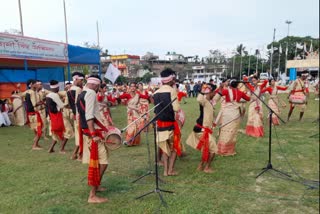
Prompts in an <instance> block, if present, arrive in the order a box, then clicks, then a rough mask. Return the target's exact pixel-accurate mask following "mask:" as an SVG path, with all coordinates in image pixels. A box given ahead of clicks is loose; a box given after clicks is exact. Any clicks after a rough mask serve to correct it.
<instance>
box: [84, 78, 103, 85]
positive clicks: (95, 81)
mask: <svg viewBox="0 0 320 214" xmlns="http://www.w3.org/2000/svg"><path fill="white" fill-rule="evenodd" d="M87 83H92V84H96V85H99V84H100V83H101V81H100V80H99V79H98V78H95V77H89V78H88V80H87Z"/></svg>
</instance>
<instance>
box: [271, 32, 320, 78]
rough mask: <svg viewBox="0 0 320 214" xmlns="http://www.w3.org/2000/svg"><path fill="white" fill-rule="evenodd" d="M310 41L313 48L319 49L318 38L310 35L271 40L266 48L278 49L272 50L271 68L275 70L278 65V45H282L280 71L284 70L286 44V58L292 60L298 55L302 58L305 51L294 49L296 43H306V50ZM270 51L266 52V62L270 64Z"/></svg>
mask: <svg viewBox="0 0 320 214" xmlns="http://www.w3.org/2000/svg"><path fill="white" fill-rule="evenodd" d="M311 42H312V46H313V50H319V39H315V38H312V37H310V36H306V37H296V36H289V37H284V38H282V39H280V40H279V41H276V42H272V43H270V44H268V46H267V48H268V49H270V50H271V47H272V46H273V47H276V48H277V49H278V50H276V51H274V53H273V58H272V70H273V71H275V70H276V68H278V66H279V54H280V52H279V47H280V45H281V47H282V53H281V54H280V71H282V72H283V71H284V70H285V61H286V54H285V53H286V47H287V44H288V56H287V60H293V59H294V57H295V56H300V57H301V58H303V57H304V56H306V54H307V53H305V52H304V50H303V49H296V44H300V45H304V44H306V48H307V51H309V50H310V45H311ZM270 60H271V52H270V51H269V53H268V61H267V64H270Z"/></svg>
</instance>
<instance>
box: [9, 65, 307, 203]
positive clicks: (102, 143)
mask: <svg viewBox="0 0 320 214" xmlns="http://www.w3.org/2000/svg"><path fill="white" fill-rule="evenodd" d="M306 77H307V74H306V72H303V74H302V75H301V77H299V78H298V79H297V80H296V81H295V83H294V86H293V89H292V90H291V91H290V93H289V95H290V99H289V100H290V110H289V115H288V120H289V119H290V116H291V114H292V111H293V109H294V108H295V107H296V106H297V107H300V109H301V110H300V120H301V119H302V117H303V112H304V111H305V109H306V103H307V96H308V88H307V87H306V83H305V80H306ZM175 78H176V73H175V71H173V70H171V69H165V70H163V71H162V72H161V82H162V84H161V86H160V87H159V88H158V89H157V90H152V91H150V90H145V89H144V87H143V84H142V83H138V84H136V83H131V84H130V85H129V88H128V90H127V91H124V92H121V93H120V92H117V93H116V96H115V97H109V96H107V93H106V90H107V86H106V84H104V83H102V81H101V79H100V78H99V76H96V75H91V76H89V77H88V78H85V76H84V75H83V74H82V73H81V72H74V73H73V74H72V80H73V82H72V84H71V83H70V84H67V85H66V86H65V90H64V91H59V88H60V85H59V83H58V81H56V80H51V81H50V90H45V89H43V87H42V83H41V82H40V81H37V80H28V82H27V85H28V90H26V91H25V92H20V91H19V90H17V91H15V92H14V93H13V96H12V97H13V99H18V101H20V102H19V105H21V106H23V102H24V101H25V106H26V108H25V110H26V115H27V116H26V119H27V123H28V125H29V127H30V129H31V130H32V131H33V133H34V140H33V145H32V149H33V150H41V149H42V147H41V146H40V145H39V140H40V138H41V137H45V136H46V135H47V133H48V134H49V135H51V138H52V143H51V146H50V148H49V150H48V151H49V152H50V153H53V152H54V151H55V150H54V148H55V145H56V144H57V142H60V144H61V146H60V153H65V152H66V151H65V145H66V143H67V142H68V140H69V139H70V138H73V137H74V138H75V146H74V150H73V153H72V156H71V159H73V160H76V159H77V160H81V161H82V162H83V163H88V164H89V169H88V184H89V185H90V186H91V190H90V193H89V198H88V202H89V203H103V202H106V201H108V199H107V198H102V197H99V196H97V194H96V193H97V192H99V191H104V190H105V188H103V187H101V186H100V182H101V179H102V176H103V174H104V172H105V171H106V169H107V166H108V157H109V153H110V151H109V150H110V149H109V148H108V143H112V142H108V136H110V132H112V134H115V135H119V138H121V133H120V130H119V129H117V128H115V127H114V124H113V121H112V117H111V114H110V108H109V106H110V103H111V105H112V103H116V102H121V100H126V102H125V103H126V105H127V123H128V126H127V127H126V136H125V141H124V144H125V145H127V146H136V145H139V144H140V141H141V138H140V135H137V132H139V131H140V130H141V129H142V128H143V127H145V124H147V123H148V122H149V119H150V116H149V103H150V102H153V103H154V105H155V107H154V113H155V115H156V123H155V128H156V129H157V132H156V133H157V134H156V141H157V145H158V148H159V151H160V153H161V154H162V155H161V159H160V160H159V162H162V163H163V168H164V171H163V175H164V176H175V175H178V172H177V171H176V170H175V167H174V165H175V161H176V157H177V156H182V155H183V154H184V152H185V147H184V143H183V142H181V128H182V127H183V124H184V120H185V116H184V113H183V111H182V110H181V108H180V103H179V102H180V101H181V94H182V96H184V95H183V93H182V92H180V91H179V87H178V86H177V84H176V79H175ZM268 83H269V86H267V85H268ZM286 89H287V87H281V86H277V85H276V84H275V81H274V80H264V81H262V82H259V79H258V78H257V76H255V75H253V76H251V77H244V79H243V82H240V83H239V81H237V80H236V79H234V78H230V79H225V80H224V81H223V82H222V83H221V84H220V85H219V86H217V85H215V84H213V83H203V84H202V85H201V88H200V91H199V93H198V95H197V98H196V99H197V102H198V104H199V105H198V107H195V108H194V109H199V117H198V118H197V120H196V121H195V125H194V127H193V129H192V130H190V131H191V133H190V134H189V136H188V137H187V140H186V144H187V145H189V146H190V147H192V148H194V149H196V150H199V151H201V160H200V163H199V165H198V168H197V169H198V170H200V171H203V172H205V173H212V172H213V169H212V167H211V163H212V161H213V159H214V157H215V155H222V156H232V155H235V154H236V142H237V133H238V130H239V126H240V121H241V120H242V119H243V118H244V115H245V112H246V102H249V108H248V113H247V115H248V120H247V125H246V131H245V133H246V134H247V135H248V136H251V137H262V136H263V135H264V129H263V108H262V103H261V101H260V99H258V98H259V97H261V96H262V95H263V94H264V93H269V94H270V96H269V101H268V104H269V106H270V107H271V108H272V109H273V110H274V112H275V113H276V114H273V118H272V123H273V125H279V121H278V118H277V115H279V114H280V109H281V108H280V107H281V106H284V105H285V103H284V102H283V101H282V100H281V99H280V98H279V97H278V91H279V90H286ZM117 100H118V101H117ZM219 102H220V103H221V108H220V111H219V112H218V113H217V116H216V117H215V116H214V115H215V113H216V112H215V106H216V105H217V103H219ZM16 108H17V110H16V112H17V115H16V117H17V120H19V118H20V119H21V120H22V118H24V116H23V115H19V114H18V112H19V111H18V110H22V109H23V108H22V107H16ZM181 118H182V119H181ZM20 123H23V121H20ZM46 124H48V129H46V126H47V125H46ZM214 129H219V132H218V138H217V140H216V138H215V136H214V135H213V130H214ZM115 130H116V131H115ZM109 140H110V139H109ZM111 141H112V139H111ZM216 141H217V143H216Z"/></svg>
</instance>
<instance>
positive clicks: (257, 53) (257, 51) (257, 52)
mask: <svg viewBox="0 0 320 214" xmlns="http://www.w3.org/2000/svg"><path fill="white" fill-rule="evenodd" d="M256 57H257V64H256V72H258V67H259V66H258V65H259V49H257V50H256Z"/></svg>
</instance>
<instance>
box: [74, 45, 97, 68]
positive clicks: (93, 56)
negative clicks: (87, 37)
mask: <svg viewBox="0 0 320 214" xmlns="http://www.w3.org/2000/svg"><path fill="white" fill-rule="evenodd" d="M99 53H100V50H97V49H91V48H83V47H80V46H74V45H68V57H69V63H70V64H85V65H99V64H100V55H99Z"/></svg>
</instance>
